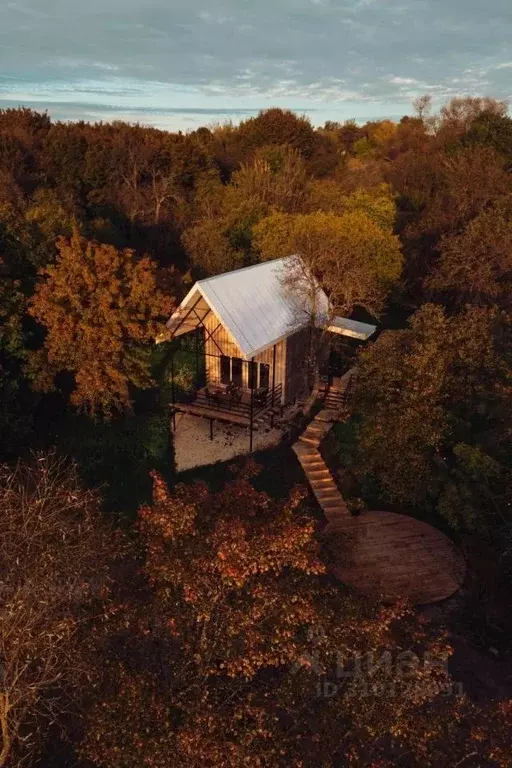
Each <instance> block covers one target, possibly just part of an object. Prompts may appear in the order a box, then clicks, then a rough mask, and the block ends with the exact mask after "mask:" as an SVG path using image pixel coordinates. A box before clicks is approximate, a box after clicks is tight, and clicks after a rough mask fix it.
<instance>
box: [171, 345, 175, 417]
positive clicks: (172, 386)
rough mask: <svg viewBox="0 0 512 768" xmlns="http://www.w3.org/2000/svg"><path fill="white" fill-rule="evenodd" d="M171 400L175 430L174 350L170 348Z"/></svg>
mask: <svg viewBox="0 0 512 768" xmlns="http://www.w3.org/2000/svg"><path fill="white" fill-rule="evenodd" d="M171 400H172V423H173V426H174V430H176V408H175V407H174V406H175V403H176V397H175V391H174V350H173V349H172V350H171Z"/></svg>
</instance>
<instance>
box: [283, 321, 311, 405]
mask: <svg viewBox="0 0 512 768" xmlns="http://www.w3.org/2000/svg"><path fill="white" fill-rule="evenodd" d="M309 334H310V329H309V328H302V330H300V331H297V333H294V334H293V336H288V338H287V340H286V372H285V392H284V398H285V402H286V403H291V402H292V400H294V399H295V398H296V397H300V396H301V395H302V394H303V393H304V390H305V387H306V374H307V371H306V364H307V356H308V348H309Z"/></svg>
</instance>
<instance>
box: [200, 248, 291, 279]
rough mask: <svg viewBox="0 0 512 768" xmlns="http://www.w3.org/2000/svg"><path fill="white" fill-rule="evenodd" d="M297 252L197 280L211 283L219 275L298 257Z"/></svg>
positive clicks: (231, 273)
mask: <svg viewBox="0 0 512 768" xmlns="http://www.w3.org/2000/svg"><path fill="white" fill-rule="evenodd" d="M296 256H297V254H296V253H290V254H289V255H288V256H280V257H279V258H278V259H267V260H266V261H259V262H258V263H257V264H249V266H248V267H238V269H232V270H230V271H229V272H221V274H220V275H212V277H203V278H202V279H201V280H196V285H200V284H201V283H211V282H212V280H217V279H218V278H219V277H227V275H234V274H236V273H237V272H245V271H246V270H249V269H255V267H263V266H266V265H267V264H277V263H278V262H280V261H287V260H288V259H292V258H296Z"/></svg>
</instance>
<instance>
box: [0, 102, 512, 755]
mask: <svg viewBox="0 0 512 768" xmlns="http://www.w3.org/2000/svg"><path fill="white" fill-rule="evenodd" d="M291 253H300V254H301V256H302V257H303V258H304V259H305V261H306V263H307V264H308V265H309V266H310V268H311V269H312V271H313V272H314V273H315V274H317V275H318V276H319V278H320V279H321V281H322V284H323V287H324V288H325V290H326V292H327V293H328V295H329V297H330V298H331V300H332V302H333V303H334V304H335V306H336V308H337V310H338V311H339V313H340V314H343V315H345V316H347V317H350V316H351V315H355V316H364V317H365V318H371V319H372V321H373V322H375V323H376V324H378V326H379V333H378V337H377V339H376V340H375V341H373V342H371V343H369V344H368V345H367V346H365V347H364V348H363V349H362V350H361V351H360V352H358V369H359V378H358V387H357V392H356V394H355V401H354V408H353V413H352V414H351V417H350V419H349V420H348V421H347V422H345V423H343V424H339V425H337V426H336V427H335V429H334V431H333V435H332V436H331V438H330V440H331V444H330V446H329V450H330V452H331V454H332V456H334V460H335V461H337V462H338V464H339V467H340V468H341V482H342V483H343V487H344V491H345V495H346V496H347V498H348V499H349V500H350V502H351V504H352V505H353V507H354V509H356V508H365V507H368V506H370V507H373V508H374V509H389V510H401V511H403V510H407V514H410V515H412V516H415V517H417V518H419V519H421V520H426V521H429V522H431V523H432V524H433V525H436V526H437V527H438V528H440V529H441V530H443V531H445V532H446V533H448V535H449V536H450V537H451V538H452V539H454V540H455V541H456V542H457V544H458V546H459V547H460V548H461V549H462V551H463V553H464V556H465V558H466V561H467V563H468V575H467V579H466V584H465V586H464V590H463V594H462V596H461V597H459V598H457V601H456V604H455V607H454V608H452V610H451V611H450V612H446V613H443V612H442V610H441V611H438V612H437V613H436V612H435V611H434V612H431V613H429V612H427V611H419V610H417V609H414V608H413V607H411V606H410V605H407V604H405V603H403V604H402V603H399V604H396V605H393V606H389V605H383V604H382V603H381V602H379V601H378V600H373V599H368V598H363V597H362V596H361V595H358V594H356V593H354V592H352V591H351V590H349V589H348V588H346V587H344V586H343V585H342V584H340V583H339V582H337V581H336V580H334V579H333V578H332V576H331V575H330V574H329V572H328V568H327V567H326V565H325V560H326V558H325V557H324V551H323V544H322V537H321V535H320V533H319V528H320V525H319V521H318V517H317V516H316V515H315V511H314V510H312V509H311V507H310V505H309V503H308V500H307V497H306V492H305V490H304V489H303V488H302V487H301V485H300V482H299V483H296V482H295V480H296V478H295V477H293V478H292V479H290V478H289V477H288V476H287V473H286V472H285V471H284V470H283V478H282V480H281V479H280V469H279V467H278V466H277V463H278V462H281V461H282V462H283V466H284V465H285V464H286V463H287V461H288V459H287V458H286V457H287V454H286V453H285V454H283V456H284V458H283V456H281V454H279V456H278V454H276V455H275V457H273V456H272V455H267V456H265V457H261V462H260V461H259V458H258V456H256V457H255V460H252V459H250V460H247V461H239V462H235V463H234V464H233V465H232V466H229V467H224V466H222V467H219V468H218V471H217V470H216V469H215V467H214V468H213V471H212V472H210V473H206V474H204V473H203V474H201V472H198V473H197V476H194V477H190V476H188V477H187V478H180V477H179V476H177V473H176V471H175V467H174V459H173V448H172V433H171V432H170V424H169V397H170V393H169V386H168V367H167V366H168V362H167V358H166V354H165V349H164V348H165V345H161V346H158V347H157V346H155V344H154V340H155V338H156V337H157V335H158V333H159V330H161V328H162V324H163V323H164V322H165V321H166V320H167V319H168V317H169V315H170V314H171V312H172V310H173V309H174V308H175V307H176V306H177V304H179V302H180V300H181V299H182V297H183V296H184V294H185V293H186V292H187V291H188V290H189V288H190V287H191V285H192V283H193V281H194V280H196V279H199V278H201V277H204V276H209V275H215V274H220V273H222V272H225V271H228V270H231V269H236V268H237V267H243V266H248V265H252V264H256V263H258V262H260V261H262V260H267V259H273V258H278V257H280V256H284V255H289V254H291ZM358 313H359V314H358ZM511 320H512V119H511V118H510V117H509V115H508V110H507V106H506V104H504V103H503V102H499V101H496V100H493V99H491V98H487V97H481V98H480V97H461V98H455V99H453V100H452V101H451V102H449V103H448V104H446V105H445V106H443V107H442V108H441V110H440V111H439V112H438V113H437V112H434V110H433V108H432V104H431V100H430V98H429V97H422V98H419V99H417V100H416V101H415V103H414V105H413V106H412V108H411V114H410V115H407V116H404V117H403V118H402V119H401V120H400V121H399V122H392V121H390V120H381V121H372V122H368V123H366V124H364V125H359V124H357V123H356V122H355V121H350V120H349V121H346V122H344V123H337V122H327V123H326V124H325V125H324V126H323V127H314V126H313V125H312V124H311V122H310V121H309V120H308V119H307V118H306V117H304V116H301V115H297V114H295V113H293V112H291V111H286V110H282V109H279V108H272V109H268V110H266V111H262V112H260V113H259V114H258V115H257V116H255V117H250V118H248V119H247V120H245V121H243V122H241V123H240V124H239V125H234V124H222V125H212V126H209V127H203V128H200V129H198V130H195V131H192V132H190V133H187V134H182V133H170V132H166V131H160V130H157V129H153V128H148V127H144V126H141V125H131V124H126V123H122V122H112V123H97V124H89V123H85V122H76V123H61V122H53V121H52V120H51V119H50V117H49V116H48V115H47V114H40V113H37V112H35V111H32V110H30V109H27V108H19V109H7V110H0V463H1V467H0V590H1V594H2V600H1V603H0V633H1V634H0V768H1V767H3V766H15V767H16V768H18V767H21V766H38V768H43V767H47V768H60V767H61V766H79V767H80V768H93V767H94V766H97V767H98V768H130V766H134V768H135V766H137V768H140V766H153V767H154V768H168V767H169V766H170V767H171V768H172V767H173V766H180V767H181V766H183V767H184V768H188V767H189V766H190V768H193V767H194V768H195V767H196V766H200V765H201V766H212V767H213V766H215V767H217V766H223V767H225V768H241V767H242V766H270V767H273V766H281V765H282V766H285V765H286V766H298V767H299V766H303V767H304V768H306V767H307V766H326V767H328V766H333V767H335V766H340V767H343V766H356V767H363V766H364V767H366V766H367V767H368V768H391V767H392V766H402V767H404V768H423V767H424V766H425V767H426V768H428V767H429V766H436V767H439V768H443V767H444V768H449V767H450V768H451V767H454V766H461V768H466V767H467V766H495V767H496V768H507V767H508V766H510V765H512V666H511V665H510V662H509V661H508V662H507V658H508V659H510V654H511V651H512V619H511V616H512V611H511V609H512V594H511V591H510V581H511V576H512V514H511V512H512V509H511V504H512V409H511V407H510V403H511V394H512V391H511V363H512V335H511ZM289 461H291V458H289ZM273 463H274V466H273ZM269 465H270V468H269ZM292 474H293V473H292ZM269 475H271V481H269V479H268V476H269ZM183 480H186V482H182V481H183ZM376 504H378V506H376ZM341 659H343V663H342V661H341ZM361 659H365V660H366V662H368V663H366V662H365V663H362V662H361ZM386 659H387V660H388V661H389V660H391V661H389V663H384V662H385V661H386ZM368 660H371V663H369V661H368ZM383 660H384V662H383ZM470 668H471V669H470ZM333 675H334V677H333ZM333 680H335V683H336V684H335V685H334V684H333V683H332V681H333ZM329 685H330V686H331V687H330V688H329ZM326 691H330V693H329V694H327V693H326ZM333 691H335V693H333Z"/></svg>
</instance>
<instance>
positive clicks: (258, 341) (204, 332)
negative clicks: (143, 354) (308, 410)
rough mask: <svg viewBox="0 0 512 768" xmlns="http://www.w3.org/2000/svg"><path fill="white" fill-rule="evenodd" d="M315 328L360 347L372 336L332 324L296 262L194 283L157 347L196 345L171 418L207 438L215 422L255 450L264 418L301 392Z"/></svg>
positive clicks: (341, 322)
mask: <svg viewBox="0 0 512 768" xmlns="http://www.w3.org/2000/svg"><path fill="white" fill-rule="evenodd" d="M312 326H314V327H316V328H318V329H323V330H325V331H327V332H329V333H333V334H340V335H342V336H347V337H351V338H355V339H360V340H366V339H368V338H369V337H370V336H371V335H372V334H373V333H374V331H375V330H376V327H375V326H373V325H368V324H366V323H359V322H356V321H353V320H349V319H347V318H343V317H332V316H331V313H330V311H329V301H328V298H327V296H326V294H325V292H324V291H323V290H322V288H321V287H320V286H319V284H318V283H317V282H316V281H315V280H314V279H313V278H309V277H308V276H307V275H306V272H305V270H304V264H303V262H301V260H300V258H299V257H297V256H288V257H286V258H283V259H276V260H274V261H266V262H263V263H261V264H256V265H254V266H251V267H245V268H242V269H237V270H234V271H232V272H227V273H225V274H222V275H217V276H215V277H210V278H206V279H204V280H199V281H198V282H197V283H195V285H194V286H193V287H192V288H191V290H190V291H189V292H188V294H187V295H186V296H185V298H184V299H183V301H182V302H181V304H180V306H179V307H178V309H177V310H176V311H175V312H174V314H173V315H172V316H171V318H170V319H169V321H168V323H167V326H166V328H167V330H166V332H165V333H164V334H162V335H161V336H160V337H159V338H158V339H157V343H161V342H165V341H174V340H175V339H178V338H180V337H184V336H185V335H191V336H193V337H194V339H195V345H196V346H195V348H196V363H197V372H196V373H197V376H196V383H195V386H194V387H193V391H192V392H188V393H186V397H185V398H183V397H177V396H176V395H177V392H176V390H175V387H174V386H173V410H174V411H182V412H186V413H189V414H192V415H196V416H203V417H206V418H209V419H210V425H211V430H213V421H214V420H221V421H227V422H230V423H233V424H239V425H241V426H247V427H249V428H250V433H251V448H252V430H253V429H254V428H255V424H256V422H257V421H258V420H261V415H262V413H270V415H271V416H272V414H273V413H274V412H275V409H276V407H283V406H284V405H286V404H288V403H291V402H293V401H294V400H295V399H296V398H297V397H298V396H299V395H301V394H302V392H303V389H304V381H305V376H304V373H305V369H306V367H307V360H308V356H309V349H310V338H311V337H310V334H311V328H312ZM171 379H172V381H171V384H172V383H173V380H174V370H173V369H172V372H171ZM180 394H181V395H182V394H183V393H180Z"/></svg>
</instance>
